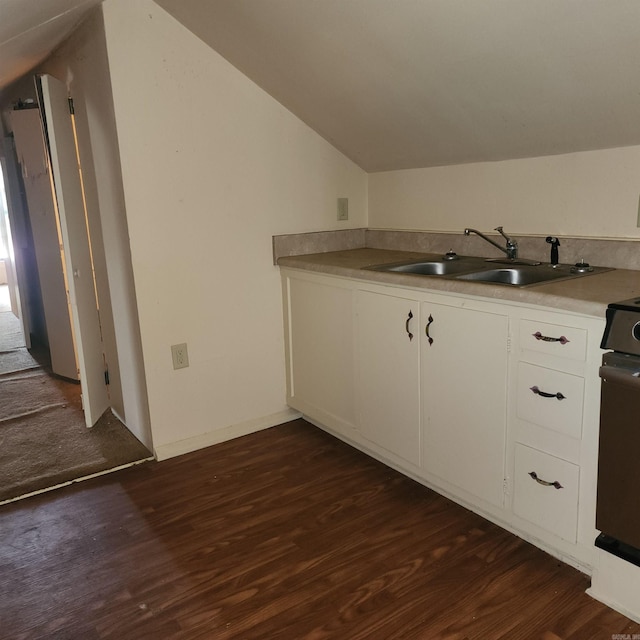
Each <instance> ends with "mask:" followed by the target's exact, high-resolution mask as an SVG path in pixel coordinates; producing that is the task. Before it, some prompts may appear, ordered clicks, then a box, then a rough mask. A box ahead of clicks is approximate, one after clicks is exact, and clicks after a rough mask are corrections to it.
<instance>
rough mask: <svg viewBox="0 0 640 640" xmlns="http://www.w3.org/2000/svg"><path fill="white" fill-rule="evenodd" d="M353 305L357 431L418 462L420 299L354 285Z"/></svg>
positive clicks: (403, 456)
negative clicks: (373, 290)
mask: <svg viewBox="0 0 640 640" xmlns="http://www.w3.org/2000/svg"><path fill="white" fill-rule="evenodd" d="M356 309H357V324H356V326H357V330H356V343H357V390H358V393H357V397H358V416H359V424H360V429H361V432H362V434H363V435H364V436H365V437H366V438H367V439H369V440H370V441H371V442H373V443H374V444H376V445H378V446H379V447H382V448H383V449H385V450H386V451H389V452H391V453H393V454H395V455H396V456H398V457H400V458H402V459H403V460H406V461H408V462H410V463H411V464H414V465H416V466H419V465H420V347H419V342H420V340H419V336H418V331H419V317H418V316H419V311H420V303H419V302H417V301H415V300H410V299H406V298H401V297H396V296H392V295H385V294H380V293H373V292H370V291H358V292H357V294H356Z"/></svg>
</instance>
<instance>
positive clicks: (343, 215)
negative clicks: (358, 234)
mask: <svg viewBox="0 0 640 640" xmlns="http://www.w3.org/2000/svg"><path fill="white" fill-rule="evenodd" d="M348 219H349V198H338V220H348Z"/></svg>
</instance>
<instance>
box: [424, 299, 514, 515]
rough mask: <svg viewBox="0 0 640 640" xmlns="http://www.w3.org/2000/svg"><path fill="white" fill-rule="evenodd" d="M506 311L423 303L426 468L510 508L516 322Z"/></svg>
mask: <svg viewBox="0 0 640 640" xmlns="http://www.w3.org/2000/svg"><path fill="white" fill-rule="evenodd" d="M485 307H487V305H485ZM498 309H499V307H497V306H495V310H492V311H486V310H478V309H474V308H469V303H468V302H467V303H466V306H462V305H458V306H450V305H445V304H436V303H433V302H424V303H423V304H422V311H421V313H422V325H423V326H424V327H425V331H423V335H422V336H421V351H422V376H421V387H422V402H423V408H422V420H423V432H424V442H423V450H424V469H425V471H426V473H427V474H428V475H430V476H431V475H433V476H437V477H438V478H441V479H443V480H445V481H446V482H447V483H449V484H451V485H453V486H454V487H459V488H460V489H462V490H464V491H465V492H468V493H469V494H471V495H472V496H475V497H477V498H480V499H481V500H484V501H487V502H489V503H491V504H492V505H495V506H498V507H502V504H503V497H504V490H503V485H504V469H505V441H506V413H507V362H508V352H507V345H508V328H509V322H508V317H507V316H506V315H505V314H504V312H503V313H498V312H497V311H498ZM426 330H428V333H429V336H430V337H431V341H430V340H429V339H428V336H427V335H426Z"/></svg>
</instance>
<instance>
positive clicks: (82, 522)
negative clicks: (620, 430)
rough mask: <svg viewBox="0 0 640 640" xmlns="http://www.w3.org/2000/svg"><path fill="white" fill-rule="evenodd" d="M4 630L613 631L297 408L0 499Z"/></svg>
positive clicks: (489, 527)
mask: <svg viewBox="0 0 640 640" xmlns="http://www.w3.org/2000/svg"><path fill="white" fill-rule="evenodd" d="M0 540H1V547H0V549H1V550H0V637H1V638H3V639H6V640H27V639H28V640H32V639H36V638H43V639H44V638H46V639H47V640H62V639H64V640H76V639H77V640H129V639H131V640H134V639H135V640H144V639H147V638H148V639H153V640H174V639H175V640H187V639H188V640H208V639H215V640H227V639H240V638H242V639H258V638H259V639H272V638H273V639H276V638H277V639H279V640H297V639H308V640H321V639H339V640H359V639H373V640H377V639H380V640H389V639H394V638H402V639H412V638H417V639H425V640H434V639H445V638H446V639H451V640H453V639H455V640H464V639H469V640H470V639H481V640H494V639H495V640H497V639H500V638H505V639H506V638H508V639H510V640H513V639H518V638H522V639H527V640H529V639H540V640H558V639H562V640H569V639H571V640H589V639H602V640H611V638H612V636H613V634H625V633H626V634H630V635H631V634H634V633H640V625H637V624H634V623H631V622H630V621H629V620H628V619H626V618H624V617H623V616H621V615H619V614H617V613H615V612H614V611H612V610H610V609H608V608H607V607H605V606H604V605H602V604H600V603H598V602H596V601H595V600H592V599H591V598H590V597H589V596H587V595H586V594H585V593H584V590H585V589H586V588H587V586H588V584H589V581H588V578H587V577H586V576H584V575H582V574H581V573H579V572H577V571H575V570H574V569H571V568H570V567H568V566H566V565H563V564H561V563H559V562H558V561H556V560H554V559H553V558H552V557H550V556H548V555H547V554H545V553H543V552H542V551H540V550H538V549H536V548H535V547H533V546H531V545H529V544H527V543H525V542H523V541H522V540H520V539H518V538H516V537H514V536H512V535H511V534H509V533H507V532H505V531H503V530H501V529H500V528H499V527H497V526H495V525H493V524H490V523H489V522H487V521H485V520H484V519H482V518H480V517H479V516H476V515H474V514H472V513H470V512H468V511H466V510H465V509H463V508H461V507H459V506H457V505H455V504H453V503H452V502H450V501H448V500H446V499H444V498H442V497H440V496H438V495H437V494H435V493H433V492H432V491H429V490H428V489H426V488H424V487H422V486H421V485H419V484H417V483H415V482H413V481H411V480H409V479H407V478H405V477H403V476H402V475H400V474H398V473H396V472H394V471H392V470H390V469H388V468H386V467H385V466H384V465H382V464H380V463H378V462H376V461H374V460H371V459H370V458H368V457H367V456H365V455H363V454H361V453H359V452H357V451H355V450H354V449H352V448H350V447H348V446H347V445H345V444H343V443H341V442H339V441H338V440H335V439H334V438H332V437H330V436H328V435H326V434H324V433H323V432H321V431H319V430H317V429H315V428H314V427H312V426H311V425H309V424H307V423H306V422H304V421H302V420H299V421H294V422H291V423H288V424H285V425H281V426H279V427H275V428H273V429H269V430H267V431H262V432H259V433H256V434H253V435H250V436H247V437H244V438H240V439H237V440H234V441H231V442H226V443H223V444H221V445H217V446H215V447H210V448H208V449H205V450H201V451H198V452H195V453H192V454H188V455H185V456H181V457H180V458H175V459H172V460H167V461H164V462H161V463H150V464H147V465H143V466H140V467H135V468H132V469H127V470H125V471H122V472H118V473H115V474H111V475H108V476H103V477H100V478H96V479H94V480H90V481H86V482H83V483H81V484H78V485H74V486H71V487H67V488H64V489H61V490H59V491H56V492H53V493H50V494H46V495H44V496H39V497H35V498H29V499H27V500H24V501H22V502H19V503H15V504H12V505H7V506H5V507H3V508H2V509H0Z"/></svg>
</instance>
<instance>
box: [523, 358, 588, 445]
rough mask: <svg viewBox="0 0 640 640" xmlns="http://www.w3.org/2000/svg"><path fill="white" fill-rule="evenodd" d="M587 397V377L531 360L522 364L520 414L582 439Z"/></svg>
mask: <svg viewBox="0 0 640 640" xmlns="http://www.w3.org/2000/svg"><path fill="white" fill-rule="evenodd" d="M583 400H584V378H581V377H580V376H574V375H571V374H569V373H564V372H562V371H555V370H554V369H546V368H545V367H538V366H536V365H533V364H529V363H527V362H520V363H519V364H518V384H517V414H518V418H521V419H522V420H526V421H527V422H532V423H533V424H537V425H540V426H541V427H546V428H547V429H552V430H553V431H557V432H559V433H562V434H564V435H567V436H569V437H571V438H577V439H580V438H581V437H582V407H583Z"/></svg>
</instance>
